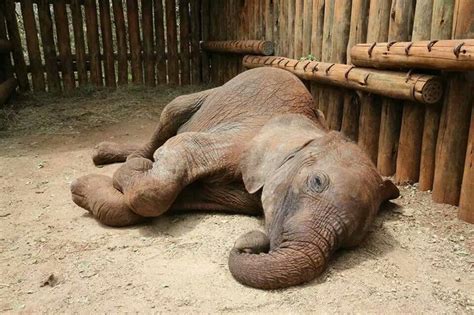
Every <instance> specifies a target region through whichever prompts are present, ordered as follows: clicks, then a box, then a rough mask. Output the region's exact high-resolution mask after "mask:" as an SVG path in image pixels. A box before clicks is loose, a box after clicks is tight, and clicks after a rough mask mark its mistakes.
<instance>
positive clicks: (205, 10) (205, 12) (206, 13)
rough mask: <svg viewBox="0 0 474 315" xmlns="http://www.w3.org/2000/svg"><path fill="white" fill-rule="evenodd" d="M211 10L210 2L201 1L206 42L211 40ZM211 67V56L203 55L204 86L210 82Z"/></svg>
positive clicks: (203, 35)
mask: <svg viewBox="0 0 474 315" xmlns="http://www.w3.org/2000/svg"><path fill="white" fill-rule="evenodd" d="M209 9H210V7H209V0H201V38H202V40H204V41H205V40H208V39H209V25H210V24H209V23H210V16H209ZM209 66H210V62H209V55H208V54H207V53H203V54H202V56H201V75H202V83H204V84H208V83H209V82H210V72H209V71H210V68H209Z"/></svg>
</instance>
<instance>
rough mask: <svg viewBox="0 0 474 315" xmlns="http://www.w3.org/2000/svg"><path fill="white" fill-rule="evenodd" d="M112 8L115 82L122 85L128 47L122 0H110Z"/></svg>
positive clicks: (125, 72) (124, 77)
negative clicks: (115, 63)
mask: <svg viewBox="0 0 474 315" xmlns="http://www.w3.org/2000/svg"><path fill="white" fill-rule="evenodd" d="M112 9H113V11H114V22H115V37H116V40H117V67H118V68H117V70H118V71H117V75H118V80H117V83H118V85H120V86H123V85H127V84H128V57H127V51H128V48H127V31H126V28H125V16H124V14H123V4H122V0H112Z"/></svg>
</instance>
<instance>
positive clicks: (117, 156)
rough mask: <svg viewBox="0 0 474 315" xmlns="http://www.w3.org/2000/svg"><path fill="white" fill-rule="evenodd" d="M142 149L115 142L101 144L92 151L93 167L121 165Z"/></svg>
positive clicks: (138, 146)
mask: <svg viewBox="0 0 474 315" xmlns="http://www.w3.org/2000/svg"><path fill="white" fill-rule="evenodd" d="M141 148H142V147H141V146H140V145H136V144H118V143H115V142H108V141H105V142H101V143H99V144H98V145H97V146H96V147H95V148H94V149H95V150H94V153H93V154H92V161H93V162H94V164H95V165H106V164H112V163H121V162H125V161H126V160H127V157H128V156H129V155H131V154H132V153H134V152H136V151H138V150H140V149H141Z"/></svg>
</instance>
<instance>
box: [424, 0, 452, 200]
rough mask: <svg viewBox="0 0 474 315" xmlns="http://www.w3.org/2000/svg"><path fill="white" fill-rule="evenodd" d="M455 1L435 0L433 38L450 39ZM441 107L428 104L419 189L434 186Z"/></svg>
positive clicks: (432, 26)
mask: <svg viewBox="0 0 474 315" xmlns="http://www.w3.org/2000/svg"><path fill="white" fill-rule="evenodd" d="M453 11H454V1H445V0H434V1H433V14H432V19H431V39H433V40H435V39H436V40H439V39H450V38H451V32H452V25H453ZM440 115H441V107H440V106H438V105H436V106H434V105H433V106H426V107H425V119H424V126H423V140H422V144H421V161H420V178H419V189H420V190H422V191H425V190H430V189H432V188H433V179H434V170H435V157H436V142H437V139H438V130H439V118H440Z"/></svg>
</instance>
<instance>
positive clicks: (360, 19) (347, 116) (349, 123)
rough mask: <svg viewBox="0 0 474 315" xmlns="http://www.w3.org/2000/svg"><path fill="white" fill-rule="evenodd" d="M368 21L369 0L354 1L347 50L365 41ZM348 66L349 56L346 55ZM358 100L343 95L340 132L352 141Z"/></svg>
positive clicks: (358, 109) (358, 110)
mask: <svg viewBox="0 0 474 315" xmlns="http://www.w3.org/2000/svg"><path fill="white" fill-rule="evenodd" d="M368 20H369V0H354V1H353V2H352V8H351V23H350V25H351V26H350V31H349V40H348V43H347V50H348V51H349V50H350V48H351V47H352V46H353V45H354V44H356V43H361V42H365V41H366V39H367V23H368ZM347 63H348V64H350V63H351V60H350V55H349V54H348V55H347ZM359 113H360V100H359V96H358V95H357V93H355V92H353V91H347V92H346V93H345V94H344V107H343V114H342V124H341V132H342V133H343V134H344V135H345V136H346V137H348V138H349V139H351V140H353V141H357V137H358V132H359Z"/></svg>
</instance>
